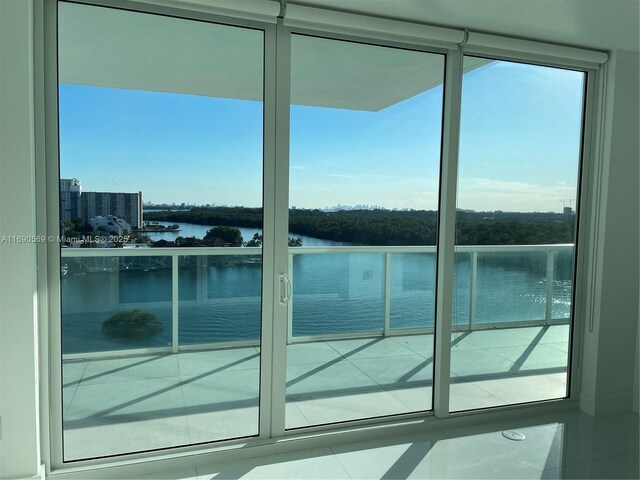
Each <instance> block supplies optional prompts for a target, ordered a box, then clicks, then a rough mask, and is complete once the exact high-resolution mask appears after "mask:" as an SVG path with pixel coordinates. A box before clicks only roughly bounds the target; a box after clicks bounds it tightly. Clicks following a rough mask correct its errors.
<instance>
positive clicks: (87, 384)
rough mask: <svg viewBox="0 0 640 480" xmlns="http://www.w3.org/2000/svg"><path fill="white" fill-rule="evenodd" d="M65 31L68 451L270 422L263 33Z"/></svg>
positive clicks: (207, 435) (91, 23) (189, 440)
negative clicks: (264, 348)
mask: <svg viewBox="0 0 640 480" xmlns="http://www.w3.org/2000/svg"><path fill="white" fill-rule="evenodd" d="M59 32H60V35H59V46H58V47H59V125H60V233H61V234H62V235H63V236H64V238H63V239H62V241H61V245H60V247H61V248H60V252H61V277H60V278H61V280H60V281H61V310H62V314H61V316H62V321H61V356H62V360H61V361H62V377H63V380H62V399H63V402H62V404H63V412H62V417H63V423H62V425H63V438H64V452H63V453H64V460H65V461H69V460H79V459H87V458H92V457H102V456H108V455H117V454H123V453H132V452H139V451H144V450H152V449H158V448H166V447H175V446H182V445H188V444H195V443H201V442H210V441H213V440H222V439H231V438H237V437H246V436H253V435H257V434H258V417H259V411H258V410H259V408H258V406H259V383H260V354H259V349H260V338H261V319H262V307H261V305H262V282H263V272H262V248H261V244H260V243H257V242H253V243H252V240H253V239H254V238H257V237H258V236H260V235H261V234H262V226H263V225H262V204H263V194H262V191H263V188H262V181H263V116H264V114H263V101H262V99H263V62H264V59H263V51H264V32H263V31H261V30H255V29H249V28H239V27H233V26H227V25H221V24H214V23H206V22H198V21H190V20H184V19H178V18H171V17H165V16H160V15H151V14H144V13H136V12H131V11H125V10H118V9H112V8H101V7H95V6H88V5H78V4H70V3H69V4H67V3H60V4H59Z"/></svg>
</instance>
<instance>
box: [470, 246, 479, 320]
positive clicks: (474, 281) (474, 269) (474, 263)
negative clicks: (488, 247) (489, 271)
mask: <svg viewBox="0 0 640 480" xmlns="http://www.w3.org/2000/svg"><path fill="white" fill-rule="evenodd" d="M477 285H478V252H471V265H470V266H469V330H474V329H475V326H476V290H477Z"/></svg>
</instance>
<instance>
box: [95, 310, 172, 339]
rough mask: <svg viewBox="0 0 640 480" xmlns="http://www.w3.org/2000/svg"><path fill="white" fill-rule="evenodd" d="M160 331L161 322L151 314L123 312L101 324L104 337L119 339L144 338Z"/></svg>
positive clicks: (133, 311) (136, 311)
mask: <svg viewBox="0 0 640 480" xmlns="http://www.w3.org/2000/svg"><path fill="white" fill-rule="evenodd" d="M160 330H162V322H160V320H158V319H157V318H156V316H155V315H154V314H153V313H143V312H141V311H140V310H124V311H122V312H118V313H116V314H115V315H112V316H111V317H109V318H108V319H106V320H105V321H104V322H102V332H103V333H104V334H105V335H108V336H112V337H121V338H145V337H150V336H152V335H155V334H156V333H158V332H159V331H160Z"/></svg>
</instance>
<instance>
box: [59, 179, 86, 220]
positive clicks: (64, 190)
mask: <svg viewBox="0 0 640 480" xmlns="http://www.w3.org/2000/svg"><path fill="white" fill-rule="evenodd" d="M81 194H82V185H81V184H80V180H78V179H77V178H61V179H60V220H61V221H63V222H64V221H65V220H72V219H74V218H82V214H81V212H80V210H79V209H80V195H81Z"/></svg>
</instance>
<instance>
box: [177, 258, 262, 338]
mask: <svg viewBox="0 0 640 480" xmlns="http://www.w3.org/2000/svg"><path fill="white" fill-rule="evenodd" d="M248 253H250V252H248ZM179 259H180V272H181V273H182V274H183V275H184V277H186V278H188V279H189V280H188V287H185V288H184V289H183V290H182V291H181V292H180V309H179V316H180V333H179V335H180V345H205V344H219V345H222V344H226V343H229V344H231V343H232V342H237V343H238V344H246V345H251V346H254V347H255V346H258V345H259V342H260V319H261V308H260V307H261V304H260V302H261V294H262V255H215V256H214V255H208V256H204V255H202V256H189V257H179ZM180 281H181V282H182V276H181V279H180ZM185 283H186V282H185ZM181 285H182V284H181Z"/></svg>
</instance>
